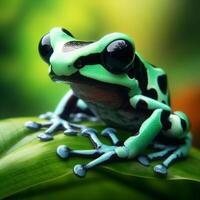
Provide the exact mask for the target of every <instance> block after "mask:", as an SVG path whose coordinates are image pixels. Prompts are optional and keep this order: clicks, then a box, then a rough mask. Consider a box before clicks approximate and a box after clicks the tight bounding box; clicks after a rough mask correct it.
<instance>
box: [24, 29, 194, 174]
mask: <svg viewBox="0 0 200 200" xmlns="http://www.w3.org/2000/svg"><path fill="white" fill-rule="evenodd" d="M49 34H50V44H51V46H52V48H53V53H52V55H51V56H50V66H49V73H50V75H51V74H52V72H53V78H52V79H53V80H54V81H57V82H69V84H70V85H71V87H72V90H71V91H70V92H68V94H67V95H65V97H64V98H63V99H62V100H61V102H60V103H59V105H58V106H57V108H56V110H55V112H54V113H47V114H43V115H42V118H46V119H49V122H47V123H45V124H39V123H35V122H29V123H28V124H26V126H27V127H28V128H32V129H33V128H35V129H38V128H41V127H49V128H48V129H47V131H45V133H43V134H41V135H40V136H39V138H40V139H41V140H50V139H52V138H53V136H52V135H53V133H54V132H55V131H57V130H58V129H60V128H63V129H64V130H65V134H67V135H76V133H77V130H79V131H80V130H81V133H82V135H84V136H88V137H89V138H90V139H91V140H92V142H93V143H94V144H95V147H96V149H92V150H71V149H69V148H68V147H66V146H65V145H61V146H59V147H58V148H57V154H58V155H59V156H60V157H61V158H63V159H67V158H68V157H69V156H71V155H85V156H92V155H93V156H95V157H97V158H96V159H95V160H93V161H92V162H90V163H88V164H87V165H76V166H75V167H74V173H75V174H76V175H77V176H79V177H84V176H85V174H86V172H87V171H88V170H89V169H90V168H93V167H94V166H96V165H99V164H101V163H104V162H106V161H109V160H113V158H117V159H133V158H137V159H138V161H139V162H140V163H141V164H143V165H148V164H149V162H150V161H151V160H154V159H158V158H163V157H165V160H164V161H163V162H162V164H159V165H156V166H155V167H154V171H155V172H156V173H158V174H162V175H166V174H167V168H168V166H169V165H170V164H171V163H172V162H173V161H175V160H177V159H178V158H182V157H186V156H187V155H188V152H189V149H190V147H191V134H190V131H189V128H190V123H189V120H188V118H187V116H186V115H185V114H184V113H182V112H173V111H172V109H171V107H170V104H169V94H168V90H166V91H165V92H164V93H163V91H162V89H161V87H160V86H159V83H158V77H160V76H163V75H164V76H165V72H164V71H163V70H162V69H160V68H156V67H154V66H152V65H151V64H149V63H148V62H146V61H145V60H144V59H143V58H142V57H141V56H140V55H139V54H138V53H137V52H136V53H135V56H137V58H138V59H139V61H140V62H141V63H142V64H143V67H144V69H145V73H146V76H147V85H146V88H145V89H146V90H150V89H154V90H155V91H156V93H157V97H156V98H152V97H151V95H148V94H147V93H146V92H144V88H141V85H142V84H143V83H142V81H143V78H142V79H137V77H134V78H130V77H129V76H128V75H127V73H126V72H123V73H120V74H116V73H112V72H110V71H108V70H107V69H106V68H105V67H104V66H102V65H101V64H92V65H91V64H88V65H87V64H86V65H84V66H83V67H81V68H80V69H78V68H76V67H75V62H76V61H77V60H78V59H79V58H80V57H83V56H88V55H91V54H96V53H101V52H103V51H104V49H105V48H106V47H107V46H108V45H109V44H111V43H112V42H113V41H116V40H119V39H120V40H125V41H129V42H130V43H131V45H132V46H133V47H134V42H133V40H132V39H131V38H130V37H129V36H127V35H126V34H122V33H112V34H108V35H106V36H104V37H103V38H101V39H100V40H98V41H96V42H93V43H90V44H88V45H85V46H81V47H80V48H75V49H72V50H69V51H63V46H64V45H65V44H66V43H68V42H71V41H75V42H76V41H77V40H76V39H75V38H74V37H72V36H71V35H69V34H67V33H66V32H64V31H63V29H61V28H53V29H52V30H51V31H50V32H49ZM134 67H135V66H134ZM77 72H78V73H79V78H80V79H83V80H84V81H83V82H80V83H78V84H77V83H74V82H73V75H75V74H77ZM144 76H145V74H144ZM63 77H65V78H64V79H63ZM68 77H72V78H69V80H68ZM142 77H143V74H142ZM85 80H86V81H85ZM87 80H89V81H90V84H87ZM75 82H76V81H75ZM91 83H94V85H95V84H97V85H98V84H102V83H103V84H104V85H105V87H107V86H108V88H110V87H111V88H115V87H122V88H126V89H127V90H126V91H127V92H126V93H127V98H126V101H127V103H128V104H129V106H130V109H129V113H130V114H133V115H138V113H139V115H138V118H139V119H138V120H137V122H133V123H132V125H131V126H130V125H127V124H129V123H131V121H130V120H128V118H127V119H126V116H127V115H126V114H125V115H124V116H123V123H124V124H125V126H124V127H123V125H122V123H121V121H122V118H115V114H116V113H117V112H118V111H117V110H118V108H115V109H113V107H115V103H116V102H115V99H118V98H112V100H113V103H112V102H111V104H109V103H108V104H107V103H105V102H107V97H105V99H106V101H105V102H103V103H102V102H98V101H99V100H98V97H97V98H95V97H94V94H93V92H90V89H88V88H89V87H91ZM85 85H86V90H85V91H84V92H82V90H84V89H85ZM83 86H84V87H83ZM77 88H78V89H77ZM94 90H95V89H94ZM103 90H104V91H105V92H106V89H105V88H104V89H103ZM88 91H89V92H88ZM92 91H93V90H92ZM100 91H101V90H100ZM116 91H118V90H116ZM82 93H83V94H82ZM97 93H98V92H97ZM108 93H109V92H108ZM116 93H117V95H118V96H119V99H120V98H121V96H122V95H121V93H120V92H119V93H118V92H116ZM74 94H75V96H77V97H78V100H77V103H76V106H77V107H79V108H80V109H82V110H83V113H84V110H85V109H90V110H92V111H93V113H95V111H97V110H98V112H99V113H101V112H102V113H103V111H104V110H103V109H105V110H106V109H108V110H109V113H111V114H110V115H111V117H110V119H109V120H110V121H111V122H112V119H113V123H111V125H113V124H114V125H116V127H117V125H119V127H122V128H125V129H126V128H127V130H132V132H133V131H134V127H136V126H138V124H139V127H138V128H136V130H137V135H133V136H131V137H129V138H128V139H126V140H125V141H124V142H123V143H122V144H120V145H119V140H118V138H117V137H116V135H115V130H114V129H112V128H108V129H105V130H103V132H102V134H103V135H104V136H107V137H109V138H110V139H111V141H112V143H113V145H112V146H108V145H104V144H102V143H101V142H100V141H99V139H98V138H97V136H96V132H95V130H94V129H88V128H86V129H84V128H83V127H82V126H79V125H77V124H72V123H70V122H69V120H66V119H65V118H64V117H62V114H63V111H64V109H66V104H67V103H68V102H69V99H70V97H71V96H72V95H74ZM123 94H124V93H123ZM106 95H107V94H106ZM106 95H105V96H106ZM120 95H121V96H120ZM116 101H117V100H116ZM141 103H142V104H141ZM99 104H102V105H103V106H100V107H99ZM106 104H107V105H106ZM144 104H145V105H144ZM110 110H111V111H110ZM94 115H95V114H94ZM94 115H87V114H86V115H85V116H86V118H87V119H94V118H95V117H94ZM105 115H108V113H107V114H105ZM105 115H103V114H100V115H99V116H97V117H98V118H100V120H102V121H104V122H105V123H107V124H108V125H110V124H109V122H107V121H106V117H105ZM95 116H96V115H95ZM114 118H115V120H114ZM126 122H127V124H126ZM31 123H32V124H31ZM114 125H113V126H114ZM34 126H35V127H34ZM158 136H159V138H161V140H156V139H155V138H157V137H158ZM163 140H164V141H165V142H160V141H163ZM171 141H173V142H171ZM174 141H176V142H174ZM149 145H152V146H153V148H155V149H159V151H156V152H154V153H150V154H147V155H143V154H142V153H143V152H144V150H145V149H146V148H147V147H148V146H149Z"/></svg>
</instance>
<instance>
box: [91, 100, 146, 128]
mask: <svg viewBox="0 0 200 200" xmlns="http://www.w3.org/2000/svg"><path fill="white" fill-rule="evenodd" d="M87 105H88V107H89V108H90V109H91V110H92V112H93V113H94V114H95V115H96V116H97V117H99V118H100V119H101V120H102V121H104V122H105V123H106V124H107V125H109V126H111V127H116V128H122V129H125V130H131V131H134V132H137V131H138V129H139V128H140V126H141V124H142V123H143V122H144V121H145V119H147V117H148V116H149V113H146V112H144V111H137V110H135V109H131V110H124V109H114V108H110V107H109V108H108V107H106V106H104V105H97V104H93V103H88V102H87Z"/></svg>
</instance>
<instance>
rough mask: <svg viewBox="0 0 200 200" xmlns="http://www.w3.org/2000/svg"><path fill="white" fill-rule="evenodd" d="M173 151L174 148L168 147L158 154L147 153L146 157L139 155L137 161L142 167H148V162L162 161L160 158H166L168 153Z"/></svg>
mask: <svg viewBox="0 0 200 200" xmlns="http://www.w3.org/2000/svg"><path fill="white" fill-rule="evenodd" d="M175 149H176V147H174V146H169V147H166V148H165V149H163V150H161V151H158V152H154V153H149V154H147V155H140V156H138V158H137V160H138V162H139V163H141V164H142V165H144V166H149V165H150V161H153V160H157V159H162V158H164V157H166V155H168V154H169V153H170V152H172V151H174V150H175Z"/></svg>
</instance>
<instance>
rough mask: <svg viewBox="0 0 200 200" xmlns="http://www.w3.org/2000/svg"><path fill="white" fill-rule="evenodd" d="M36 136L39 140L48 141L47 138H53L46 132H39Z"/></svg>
mask: <svg viewBox="0 0 200 200" xmlns="http://www.w3.org/2000/svg"><path fill="white" fill-rule="evenodd" d="M38 138H39V139H40V140H41V141H49V140H53V136H52V135H49V134H46V133H41V134H39V135H38Z"/></svg>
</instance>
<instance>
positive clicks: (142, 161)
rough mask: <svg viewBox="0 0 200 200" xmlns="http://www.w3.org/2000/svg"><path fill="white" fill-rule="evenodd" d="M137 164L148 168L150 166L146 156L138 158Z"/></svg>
mask: <svg viewBox="0 0 200 200" xmlns="http://www.w3.org/2000/svg"><path fill="white" fill-rule="evenodd" d="M137 160H138V162H139V163H140V164H142V165H144V166H149V165H150V162H149V159H148V158H147V157H146V156H139V157H138V158H137Z"/></svg>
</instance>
